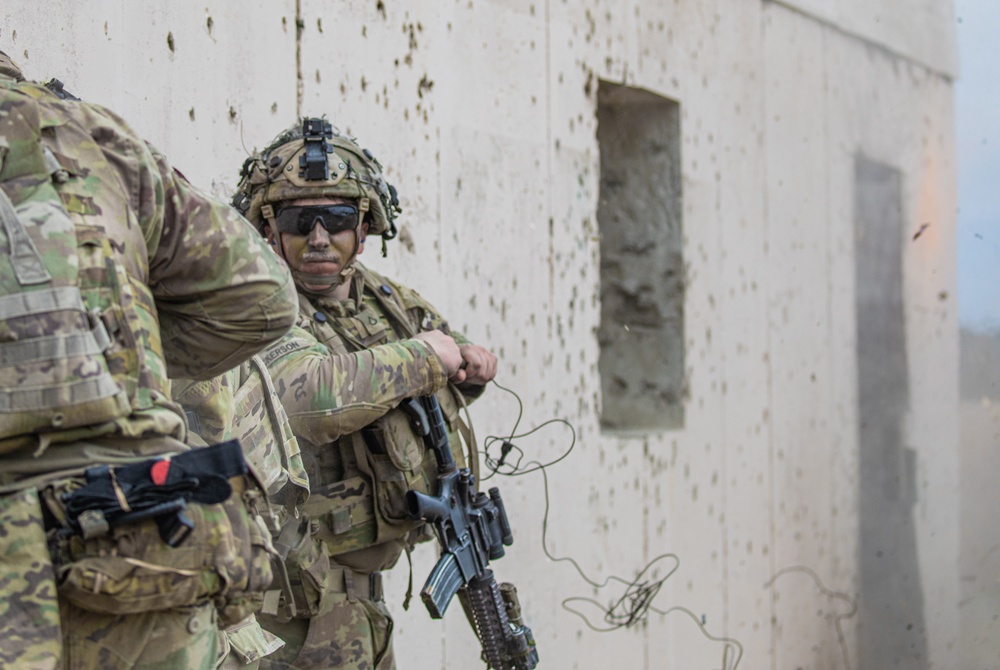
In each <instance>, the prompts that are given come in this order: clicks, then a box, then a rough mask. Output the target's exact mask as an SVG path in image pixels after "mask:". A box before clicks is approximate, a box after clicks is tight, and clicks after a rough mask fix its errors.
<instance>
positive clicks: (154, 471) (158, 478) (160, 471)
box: [149, 459, 170, 486]
mask: <svg viewBox="0 0 1000 670" xmlns="http://www.w3.org/2000/svg"><path fill="white" fill-rule="evenodd" d="M168 472H170V461H169V460H167V459H163V460H162V461H156V462H155V463H153V466H152V467H151V468H149V476H150V478H151V479H152V480H153V483H154V484H156V485H157V486H163V485H164V484H166V483H167V473H168Z"/></svg>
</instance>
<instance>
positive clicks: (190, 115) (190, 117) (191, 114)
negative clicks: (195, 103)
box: [188, 107, 194, 121]
mask: <svg viewBox="0 0 1000 670" xmlns="http://www.w3.org/2000/svg"><path fill="white" fill-rule="evenodd" d="M188 118H189V119H191V120H192V121H194V107H192V108H191V109H189V110H188Z"/></svg>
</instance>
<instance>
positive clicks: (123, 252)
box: [0, 73, 295, 485]
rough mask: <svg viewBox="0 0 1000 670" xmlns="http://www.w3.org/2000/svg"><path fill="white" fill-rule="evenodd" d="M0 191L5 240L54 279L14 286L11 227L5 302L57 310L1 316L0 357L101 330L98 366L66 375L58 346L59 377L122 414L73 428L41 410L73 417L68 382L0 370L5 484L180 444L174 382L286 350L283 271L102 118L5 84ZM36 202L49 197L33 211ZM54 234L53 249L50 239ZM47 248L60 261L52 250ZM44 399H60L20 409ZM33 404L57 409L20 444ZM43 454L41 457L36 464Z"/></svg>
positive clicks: (119, 124) (288, 305)
mask: <svg viewBox="0 0 1000 670" xmlns="http://www.w3.org/2000/svg"><path fill="white" fill-rule="evenodd" d="M39 149H41V151H40V150H39ZM40 156H41V158H39V157H40ZM0 187H2V189H3V192H4V194H5V195H6V200H7V205H8V206H7V208H6V211H7V213H8V215H9V214H10V212H12V211H13V212H14V216H13V217H10V216H8V217H6V218H5V226H6V225H7V222H11V225H13V226H15V227H22V229H23V232H25V233H26V234H27V235H28V236H29V237H30V238H31V242H32V244H33V245H34V247H36V255H38V256H39V258H40V259H41V260H42V264H43V265H44V266H45V268H47V270H48V272H49V274H51V275H52V277H54V279H52V281H50V282H49V283H48V284H45V283H42V284H37V285H30V286H24V285H20V284H19V282H18V281H17V279H16V278H15V275H16V274H17V273H16V272H15V271H14V270H11V267H10V266H11V265H16V262H15V261H12V260H11V259H14V258H17V257H19V255H20V254H21V252H22V251H24V249H27V248H28V247H27V246H25V245H24V244H23V241H24V236H23V235H22V234H21V233H20V232H16V231H15V233H14V234H12V232H11V229H10V228H8V229H7V230H6V232H7V235H6V236H0V247H2V248H0V260H3V258H4V256H6V258H7V261H6V262H7V263H8V265H7V266H5V267H3V268H0V299H9V300H11V301H20V300H21V298H19V297H18V295H29V294H31V292H33V291H34V292H39V293H41V292H44V291H48V292H49V293H51V294H52V295H56V296H59V300H56V301H55V303H53V305H54V307H51V308H50V309H48V310H42V311H39V310H40V308H39V307H38V306H37V303H39V301H38V300H37V299H36V300H35V303H36V304H35V305H34V306H30V305H29V306H28V307H26V308H25V309H24V310H22V312H24V311H26V312H27V314H26V315H24V316H17V314H18V313H19V312H16V311H10V310H4V311H3V312H2V315H0V347H5V346H11V345H10V344H9V343H12V342H17V343H19V344H20V343H24V342H25V341H30V340H31V339H32V338H41V339H46V338H47V340H46V341H49V342H50V341H53V340H60V339H62V340H65V339H66V338H77V339H79V337H78V335H79V334H82V331H83V330H91V331H94V332H98V331H100V332H102V333H104V335H101V336H100V337H98V338H97V340H98V342H99V345H98V346H99V347H101V351H100V352H98V353H94V352H91V351H88V353H87V357H82V358H80V360H79V361H76V362H74V359H73V358H72V356H73V352H72V351H70V352H69V353H68V354H67V352H66V349H65V347H64V348H63V350H62V352H63V353H62V354H60V355H61V356H62V357H63V360H62V361H61V362H60V364H61V365H62V368H61V369H65V370H67V375H76V378H86V376H87V375H94V374H98V373H99V374H100V375H101V376H102V378H103V377H106V378H107V379H109V380H110V381H111V382H112V384H111V385H108V384H107V383H106V382H105V384H104V386H103V387H102V388H104V389H111V391H113V392H114V395H115V397H117V398H119V400H120V401H121V402H119V403H118V410H119V411H117V412H116V413H115V414H113V415H110V416H108V417H105V418H104V420H102V421H100V422H99V423H97V424H88V423H87V421H86V419H83V420H82V421H81V420H79V419H78V420H76V421H75V425H67V424H69V423H70V422H67V421H66V416H64V415H63V414H62V413H60V412H58V411H53V410H52V408H50V407H48V405H57V404H58V402H59V400H65V401H66V404H67V405H71V404H72V400H73V398H72V397H71V396H70V395H69V393H68V392H67V391H66V390H65V389H66V388H69V386H70V385H72V384H75V383H76V378H73V379H68V380H59V379H55V378H53V375H52V374H51V373H49V372H47V371H46V370H45V369H44V366H43V365H42V366H35V367H31V366H23V365H22V366H18V365H15V364H13V363H12V362H11V361H10V360H9V357H4V356H0V361H4V362H3V363H2V364H0V395H2V398H0V401H2V404H0V407H3V410H2V411H0V438H3V439H0V455H2V456H0V485H3V484H10V483H11V482H13V481H15V480H17V479H20V478H23V477H26V476H28V475H31V474H35V475H38V474H45V473H51V472H53V471H55V470H60V471H64V472H65V471H72V470H79V469H80V468H81V467H83V466H85V465H87V464H88V463H91V462H92V461H93V459H94V453H93V452H94V450H93V446H92V445H91V446H90V447H89V451H88V448H85V447H80V446H79V445H73V444H70V443H72V442H74V441H79V440H89V441H94V440H95V439H97V438H100V439H105V438H113V441H114V445H115V446H114V451H115V453H114V455H112V454H108V453H106V452H105V453H103V454H102V458H105V457H106V458H109V459H111V460H115V459H116V458H118V459H127V458H128V457H129V452H130V450H136V451H138V450H139V449H140V448H141V447H140V445H142V444H143V442H148V440H149V439H151V438H156V437H157V436H165V437H172V438H177V439H183V438H184V433H185V430H186V429H185V422H184V415H183V412H182V411H181V410H180V408H179V407H178V406H177V405H175V404H174V403H173V402H172V401H171V400H170V398H169V396H170V393H169V383H168V381H167V377H168V374H169V375H172V376H181V377H189V378H194V379H205V378H208V377H211V376H213V375H216V374H219V373H222V372H224V371H225V370H228V369H230V368H233V367H235V366H237V365H239V364H240V363H241V362H242V361H244V360H246V359H248V358H249V357H250V356H252V355H253V354H254V353H256V352H258V351H259V350H261V349H262V348H263V347H265V346H267V345H269V344H271V343H272V342H274V341H275V339H276V338H279V337H281V335H282V334H284V333H285V332H286V331H287V329H288V327H289V326H290V325H291V324H292V322H293V320H294V317H295V293H294V285H293V283H292V281H291V278H290V276H289V274H288V271H287V269H286V268H285V267H284V266H283V265H282V264H281V263H280V261H279V260H278V259H277V258H276V257H275V256H274V254H273V253H271V252H270V251H269V250H268V249H267V247H266V246H265V244H264V242H263V240H262V239H261V238H260V236H259V235H257V234H256V232H255V231H254V230H253V229H252V228H251V226H250V225H249V224H248V223H247V222H246V221H245V220H244V219H242V218H241V217H240V216H239V215H237V214H236V213H235V212H234V211H233V210H232V209H231V208H230V207H228V206H227V205H225V204H223V203H220V202H218V201H216V200H214V199H212V198H211V197H209V196H207V195H205V194H203V193H202V192H200V191H198V190H197V189H195V188H194V187H192V186H191V185H190V184H189V183H188V182H187V181H186V180H185V179H184V178H183V177H182V176H180V174H178V173H177V172H175V171H174V170H173V169H172V168H171V167H170V165H169V164H168V162H167V161H166V159H165V158H164V157H163V156H162V155H160V154H159V153H158V152H157V151H156V150H155V149H153V148H151V147H149V146H148V145H146V144H145V143H144V142H143V141H142V140H141V139H139V138H138V136H137V135H136V134H135V133H134V132H133V131H132V130H131V129H130V128H129V126H128V125H127V124H126V123H125V122H124V121H123V120H122V119H121V118H119V117H118V116H117V115H115V114H114V113H113V112H110V111H108V110H106V109H104V108H102V107H100V106H97V105H93V104H87V103H84V102H79V101H63V100H60V99H59V98H58V97H57V96H56V95H54V94H53V93H51V92H50V91H49V90H47V89H46V88H45V87H43V86H40V85H37V84H32V83H23V82H22V83H18V82H15V80H14V79H13V78H10V77H8V76H3V74H2V73H0ZM45 189H48V190H49V192H51V190H52V189H54V191H55V194H56V196H51V197H49V198H48V199H47V200H45V199H44V198H41V197H40V196H39V195H38V194H39V193H40V192H42V191H43V190H45ZM43 200H44V202H43ZM53 203H54V204H53ZM42 205H44V207H43V206H42ZM39 212H40V213H39ZM58 226H61V228H59V231H62V232H60V235H61V237H60V236H57V235H56V234H55V233H53V232H52V231H55V230H56V228H57V227H58ZM67 226H68V228H67ZM67 229H68V230H69V231H70V235H69V236H66V235H65V234H64V232H65V230H67ZM73 229H75V244H73V245H72V247H69V245H66V244H65V241H66V240H67V239H72V238H73V235H72V231H73ZM57 239H58V240H60V244H63V245H64V246H66V247H69V248H66V249H63V248H58V247H57V246H55V242H53V240H57ZM50 242H51V244H50ZM28 246H30V245H28ZM29 255H30V254H29ZM36 260H37V259H36ZM70 294H72V296H70ZM3 296H6V297H7V298H3ZM61 296H70V297H71V298H72V300H70V301H69V302H62V297H61ZM22 302H25V304H28V303H29V302H30V301H22ZM46 346H48V345H46ZM88 347H90V349H92V348H93V347H92V346H91V345H88ZM42 350H43V349H38V351H42ZM46 350H47V349H46ZM95 360H96V361H98V362H100V361H101V360H103V361H104V363H102V364H101V366H98V367H102V366H103V369H102V370H99V371H97V368H94V370H92V371H90V372H88V370H90V369H91V368H90V367H89V366H90V365H91V363H92V362H93V361H95ZM95 365H96V363H95ZM46 375H48V377H46ZM46 385H48V386H49V387H52V388H57V387H58V388H59V389H61V390H57V391H54V392H50V393H46V392H38V393H34V394H31V395H25V394H21V395H19V393H20V392H21V391H23V390H25V389H26V388H35V389H44V388H47V386H46ZM57 396H58V399H56V397H57ZM19 403H20V407H21V409H20V410H18V409H17V407H18V406H19ZM39 403H41V404H44V405H46V407H44V408H41V409H40V410H39V411H42V410H44V411H53V413H52V421H51V425H48V426H44V427H41V428H37V427H36V428H33V429H32V430H31V431H30V434H24V433H23V432H19V431H20V430H22V429H21V428H20V423H18V421H17V417H18V412H20V414H21V415H30V414H31V411H29V410H32V409H35V408H36V406H37V405H38V404H39ZM11 407H14V408H15V409H13V410H12V409H11ZM25 408H27V410H26V409H25ZM140 437H141V438H144V439H143V440H133V441H131V442H130V441H129V440H128V439H121V438H140ZM129 444H133V445H134V446H128V445H129ZM146 448H148V445H146ZM46 450H47V451H46ZM42 452H45V453H44V457H43V458H35V457H34V456H33V454H36V453H42ZM133 456H134V455H133Z"/></svg>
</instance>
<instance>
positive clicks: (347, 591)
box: [234, 131, 482, 670]
mask: <svg viewBox="0 0 1000 670" xmlns="http://www.w3.org/2000/svg"><path fill="white" fill-rule="evenodd" d="M293 135H294V134H293V133H291V132H290V131H289V132H286V133H285V134H284V135H283V136H279V138H278V139H277V140H276V142H275V144H273V145H272V147H271V148H269V149H266V150H265V151H264V152H262V153H261V154H259V155H257V156H255V157H254V158H253V159H252V160H251V161H250V162H248V165H247V166H245V167H244V180H243V182H242V184H241V188H240V191H239V193H238V194H237V196H236V197H235V198H234V204H236V206H237V208H241V209H242V210H243V211H244V212H247V216H248V218H249V219H250V220H251V222H253V223H255V224H256V225H257V226H258V227H259V228H261V227H263V225H264V223H265V221H267V220H269V219H270V218H271V217H273V216H274V212H273V209H274V208H273V207H272V208H271V210H270V211H269V210H268V209H267V208H268V207H269V206H270V203H276V202H279V201H281V200H293V199H297V198H302V197H306V196H315V195H341V196H346V197H350V198H352V199H362V201H363V200H364V199H365V198H368V197H370V198H371V201H372V205H373V206H372V208H373V210H376V212H377V213H378V214H379V215H380V216H381V215H382V214H386V215H387V216H385V218H386V219H388V221H386V220H384V219H383V220H379V219H378V218H377V217H375V218H373V219H368V220H366V221H370V222H371V224H370V225H371V228H370V230H369V234H380V233H381V234H383V235H385V234H387V233H388V234H390V235H391V234H392V231H394V227H391V226H390V225H388V224H391V220H392V218H393V217H394V215H395V212H394V208H395V202H393V201H394V199H395V197H394V196H395V194H394V191H390V190H389V189H388V188H387V185H386V184H385V182H384V180H383V179H382V177H381V171H380V166H379V165H378V163H377V162H376V161H375V160H374V158H373V157H372V156H371V154H370V152H368V151H367V150H364V151H363V150H361V149H360V147H358V146H357V144H356V143H355V142H354V141H353V140H352V139H351V138H347V137H345V136H342V135H339V134H337V133H336V132H335V133H334V136H333V138H332V144H333V148H332V149H331V153H330V159H329V160H330V169H331V171H332V172H336V171H337V170H338V168H339V169H340V172H341V178H343V175H344V174H345V166H350V168H349V169H347V170H346V174H347V179H345V180H344V182H347V181H349V180H350V177H351V170H352V169H353V170H355V171H356V175H357V178H356V179H355V183H354V184H353V185H351V184H345V183H343V182H340V183H334V184H330V183H329V182H330V181H333V180H334V179H336V176H334V177H332V178H331V179H328V180H327V181H326V182H324V183H321V184H319V185H313V184H308V183H307V184H302V183H291V184H290V183H288V181H286V178H287V176H288V174H289V172H294V166H295V165H296V163H297V161H298V159H299V157H300V152H299V151H298V149H299V148H300V147H301V142H302V140H301V134H299V135H298V138H299V139H298V140H297V141H298V145H297V144H296V139H295V137H294V136H293ZM289 147H291V148H289ZM275 175H277V176H276V177H275ZM352 188H353V189H356V190H355V191H353V192H352V191H351V189H352ZM376 203H377V204H378V205H380V206H381V209H376V207H375V205H376ZM345 265H346V264H345ZM343 275H344V277H345V281H348V282H350V298H348V299H347V300H342V301H341V300H336V299H334V298H332V297H330V296H323V295H317V294H315V293H313V292H311V291H308V290H305V289H303V288H302V285H301V283H299V279H298V276H297V275H296V273H295V272H294V270H293V276H296V277H297V284H299V286H300V290H299V318H298V321H297V324H296V326H295V327H293V328H292V330H291V331H290V332H289V333H288V334H287V335H286V336H285V338H284V339H282V340H281V341H280V342H279V343H277V344H275V345H273V346H271V347H270V348H268V349H267V350H266V351H265V352H264V353H263V354H262V357H263V359H264V362H265V363H266V364H267V366H268V369H269V371H270V373H271V375H272V377H273V378H274V381H275V385H276V387H277V389H278V393H279V396H280V398H281V402H282V405H283V406H284V408H285V411H286V412H287V413H288V417H289V420H290V422H291V425H292V429H293V432H294V433H295V435H296V437H297V438H298V440H299V443H300V445H301V449H302V455H303V460H304V462H305V465H306V470H307V472H308V475H309V482H310V489H311V496H310V499H309V501H308V503H306V504H305V505H303V506H302V512H303V516H304V518H305V519H307V520H308V522H309V523H308V527H307V528H306V530H305V531H304V532H302V533H300V534H299V535H297V536H293V537H290V538H285V539H284V540H283V541H279V543H278V544H284V545H285V547H286V549H287V551H284V552H283V553H284V554H285V555H286V556H287V569H288V572H289V574H290V576H291V581H292V583H293V585H294V586H295V587H297V588H296V589H295V590H294V594H292V596H291V597H282V598H280V599H273V598H272V599H271V605H272V606H271V607H269V598H268V597H267V596H265V606H264V610H263V612H262V613H261V614H260V615H259V618H260V621H261V624H262V625H263V626H264V627H265V628H266V629H267V630H270V631H271V632H273V633H275V634H277V635H278V636H279V637H281V638H282V639H283V640H285V643H286V646H285V647H284V648H283V649H282V650H279V651H278V652H277V653H276V654H274V655H273V656H270V657H268V658H267V659H264V661H263V662H262V664H261V667H267V668H282V669H284V668H296V669H299V670H303V669H306V668H349V669H351V670H390V669H392V668H394V667H395V660H394V656H393V651H392V628H393V622H392V618H391V616H390V614H389V611H388V610H387V608H386V606H385V603H384V599H383V597H382V588H381V571H382V570H386V569H389V568H391V567H392V566H393V565H395V563H396V562H397V560H398V559H399V556H400V554H401V553H402V552H403V551H404V550H407V551H408V550H409V547H410V546H411V545H412V543H413V542H414V541H419V540H421V539H426V538H427V537H429V535H428V533H427V530H428V529H427V527H426V525H425V524H423V522H419V521H412V520H410V519H409V518H408V516H407V514H406V511H405V504H404V498H403V496H404V494H405V492H406V491H407V490H410V489H414V490H419V491H424V492H435V491H434V486H435V480H436V462H435V460H434V456H433V454H432V453H430V452H428V451H427V450H426V449H425V448H424V445H423V442H422V441H421V439H420V438H419V437H418V436H417V435H415V434H414V432H413V430H412V428H411V424H410V421H409V419H408V417H407V416H406V415H405V414H404V413H403V412H402V411H401V410H399V409H397V406H398V405H399V404H400V402H402V401H404V400H406V399H408V398H413V397H417V396H421V395H429V394H431V393H436V394H437V395H438V398H439V400H440V402H441V406H442V409H443V412H444V415H445V417H446V421H447V422H448V424H449V429H450V430H451V431H452V432H453V434H452V436H451V437H452V445H453V446H454V447H455V449H456V452H457V453H456V454H455V456H456V460H457V461H458V463H459V465H463V464H464V463H465V458H464V455H463V453H462V451H461V445H462V438H460V436H459V434H458V433H462V434H463V435H464V436H465V439H466V440H467V441H468V442H469V443H471V440H470V439H469V437H468V435H466V433H467V430H468V429H467V427H466V426H465V424H464V423H463V422H462V421H461V418H460V416H459V407H460V405H461V404H462V403H464V402H465V401H466V400H471V399H473V398H474V397H476V396H477V395H478V394H479V393H480V392H481V390H482V387H475V388H473V389H470V390H468V391H466V392H464V393H463V392H460V391H458V389H456V388H455V387H448V385H447V378H446V372H445V369H444V366H443V364H442V362H441V361H440V359H438V358H437V356H436V355H435V354H433V353H431V352H429V351H428V348H427V347H426V346H425V345H424V343H422V342H420V341H418V340H414V339H411V338H412V337H413V336H414V335H415V334H417V333H419V332H421V331H425V330H434V329H440V330H443V331H445V332H447V329H448V326H447V324H446V323H445V321H444V320H443V319H442V318H441V317H440V316H439V315H438V312H437V311H436V310H435V309H434V308H433V307H431V306H430V305H429V304H428V303H427V302H426V301H425V300H423V299H422V298H421V297H420V296H419V295H418V294H417V293H416V292H414V291H412V290H410V289H408V288H406V287H404V286H401V285H399V284H397V283H395V282H393V281H391V280H389V279H386V278H385V277H382V276H380V275H379V274H377V273H375V272H373V271H371V270H369V269H367V268H365V267H364V266H362V265H361V264H360V263H357V262H354V263H353V264H352V265H350V267H349V268H346V271H345V272H344V273H343ZM456 341H458V342H462V343H464V342H465V341H466V340H464V339H461V338H460V337H456ZM279 549H280V547H279ZM289 600H292V601H293V602H291V603H289V602H288V601H289ZM290 605H291V607H289V606H290Z"/></svg>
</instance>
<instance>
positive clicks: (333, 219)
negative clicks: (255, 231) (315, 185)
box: [274, 203, 361, 235]
mask: <svg viewBox="0 0 1000 670" xmlns="http://www.w3.org/2000/svg"><path fill="white" fill-rule="evenodd" d="M317 223H319V224H321V225H322V226H323V228H325V229H326V232H328V233H330V234H331V235H336V234H337V233H339V232H342V231H345V230H354V229H355V228H357V227H358V226H359V225H360V224H361V215H360V211H359V210H358V208H357V207H356V206H355V205H351V204H348V203H338V204H336V205H306V206H303V207H296V206H294V205H292V206H289V207H284V208H282V209H281V210H280V211H279V212H278V213H277V214H275V215H274V225H275V227H276V228H277V229H278V231H279V232H282V233H293V234H295V235H308V234H309V233H311V232H312V229H313V227H314V226H315V225H316V224H317Z"/></svg>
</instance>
